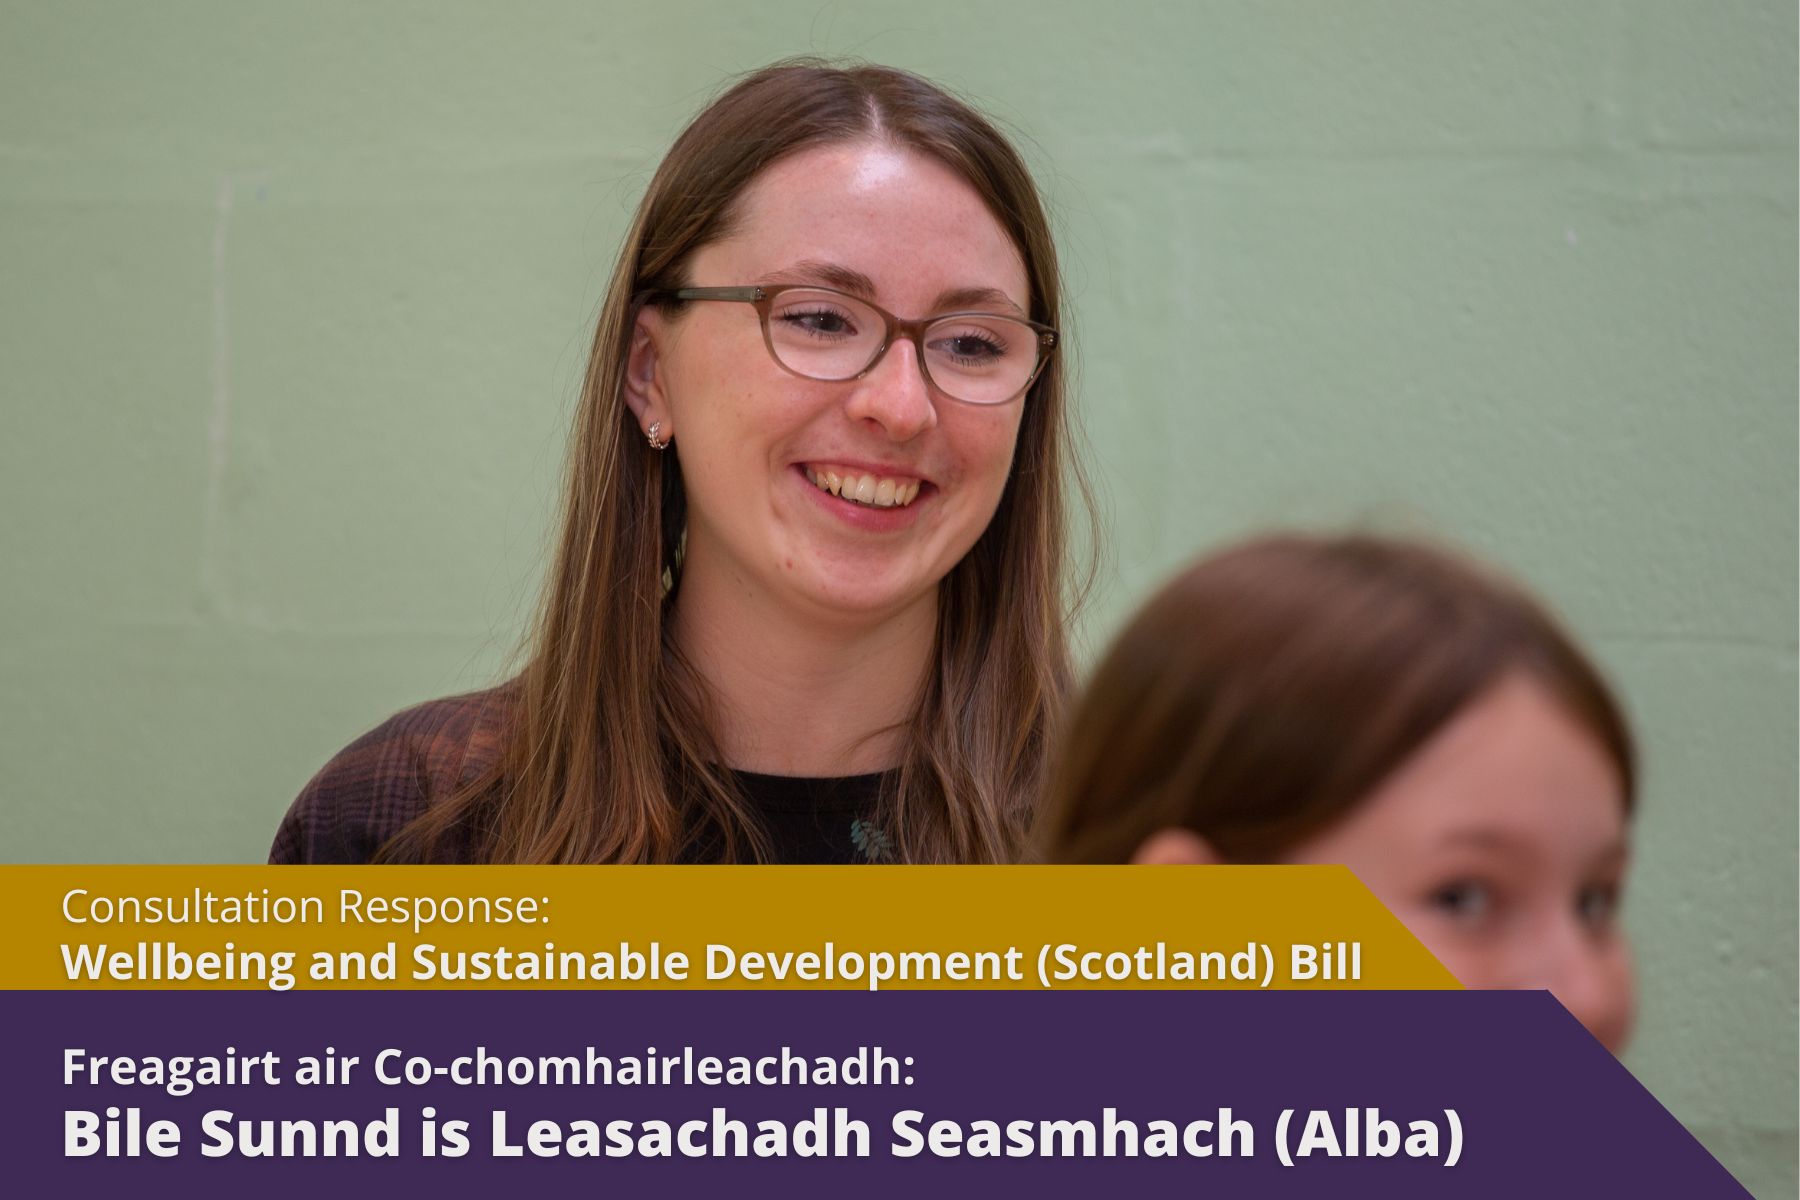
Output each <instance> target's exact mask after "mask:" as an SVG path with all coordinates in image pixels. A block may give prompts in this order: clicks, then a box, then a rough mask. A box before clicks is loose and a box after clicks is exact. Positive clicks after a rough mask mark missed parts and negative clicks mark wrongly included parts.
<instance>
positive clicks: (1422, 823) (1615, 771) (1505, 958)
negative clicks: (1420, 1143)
mask: <svg viewBox="0 0 1800 1200" xmlns="http://www.w3.org/2000/svg"><path fill="white" fill-rule="evenodd" d="M1052 780H1053V785H1052V788H1053V791H1052V796H1051V801H1050V804H1049V806H1048V809H1047V811H1046V814H1045V820H1044V822H1043V825H1042V827H1041V829H1040V836H1039V845H1040V849H1041V850H1042V852H1043V854H1044V856H1045V857H1046V858H1047V859H1048V860H1049V861H1052V862H1127V861H1131V862H1139V863H1217V862H1235V863H1344V864H1346V865H1348V866H1349V867H1350V868H1351V869H1352V870H1353V871H1355V872H1356V874H1357V876H1358V877H1359V878H1360V879H1361V880H1362V881H1363V883H1364V884H1365V885H1366V886H1367V887H1368V888H1369V890H1370V891H1372V892H1373V893H1374V894H1375V895H1376V897H1377V898H1379V899H1380V900H1381V901H1382V902H1383V903H1384V904H1386V905H1387V907H1388V908H1389V909H1391V910H1392V911H1393V913H1394V914H1395V915H1396V916H1397V917H1399V918H1400V920H1401V921H1403V922H1404V923H1405V924H1406V925H1407V927H1408V928H1409V929H1411V930H1412V932H1413V934H1414V935H1415V936H1417V937H1418V938H1419V940H1420V941H1421V942H1423V943H1424V944H1425V946H1426V947H1427V948H1428V949H1430V950H1431V951H1432V952H1433V953H1434V954H1435V955H1437V957H1438V958H1439V960H1440V961H1442V962H1443V964H1444V965H1445V966H1446V967H1447V968H1449V970H1450V971H1451V972H1452V973H1453V974H1455V975H1456V977H1457V978H1458V979H1460V980H1461V981H1462V982H1463V983H1464V984H1465V985H1466V986H1468V987H1474V988H1548V989H1549V990H1550V991H1551V992H1553V993H1554V994H1555V995H1556V997H1557V998H1558V999H1559V1000H1561V1001H1562V1003H1563V1004H1564V1006H1565V1007H1567V1008H1568V1009H1569V1011H1570V1012H1572V1013H1573V1014H1574V1015H1575V1016H1576V1017H1577V1018H1578V1019H1579V1020H1580V1021H1581V1022H1582V1024H1583V1025H1585V1026H1586V1027H1587V1028H1588V1030H1589V1031H1590V1032H1592V1033H1593V1035H1594V1036H1595V1037H1596V1038H1598V1039H1599V1040H1600V1041H1601V1042H1602V1043H1604V1044H1605V1045H1606V1046H1607V1047H1608V1048H1609V1049H1611V1050H1612V1051H1614V1052H1615V1053H1617V1052H1618V1051H1619V1049H1620V1048H1621V1047H1622V1046H1623V1044H1624V1042H1625V1040H1626V1037H1627V1035H1628V1033H1629V1031H1630V1027H1631V1018H1632V1008H1633V990H1634V989H1633V983H1632V973H1631V960H1630V954H1629V948H1628V946H1627V944H1626V940H1625V936H1624V932H1623V930H1622V929H1621V928H1620V925H1619V921H1618V909H1619V898H1620V893H1621V888H1622V885H1623V881H1624V876H1625V872H1626V865H1627V861H1628V850H1627V838H1626V833H1627V824H1628V819H1629V817H1630V813H1631V808H1632V800H1633V790H1634V786H1635V757H1634V751H1633V747H1632V741H1631V734H1630V731H1629V729H1628V728H1627V726H1626V723H1625V720H1624V717H1623V716H1622V714H1621V712H1620V709H1619V706H1618V704H1617V702H1616V701H1615V700H1614V698H1613V696H1612V694H1611V692H1610V691H1609V690H1608V688H1607V686H1606V683H1605V682H1604V681H1603V680H1602V679H1601V677H1600V674H1599V672H1598V671H1597V670H1596V669H1595V668H1594V666H1593V664H1592V663H1590V662H1589V661H1588V659H1587V657H1586V656H1585V655H1584V654H1583V653H1582V652H1581V651H1580V650H1579V649H1578V648H1577V647H1576V646H1575V645H1574V643H1573V642H1572V641H1571V640H1570V638H1569V637H1568V635H1567V634H1566V633H1564V632H1563V631H1562V630H1561V629H1560V628H1559V627H1558V625H1557V624H1556V622H1555V621H1554V620H1553V619H1552V618H1551V617H1550V616H1549V614H1548V613H1546V612H1545V610H1544V609H1543V608H1542V607H1541V606H1540V605H1539V604H1538V603H1537V602H1536V601H1535V600H1533V599H1532V598H1531V597H1530V596H1528V595H1526V594H1525V593H1524V592H1522V591H1520V590H1519V589H1518V588H1516V587H1514V586H1513V585H1511V584H1509V583H1507V582H1505V581H1503V580H1501V579H1499V578H1496V577H1494V576H1492V575H1490V574H1488V573H1487V572H1486V571H1484V570H1482V569H1480V568H1478V567H1476V566H1475V565H1473V564H1471V563H1468V562H1465V561H1463V560H1461V559H1459V558H1457V557H1455V556H1453V555H1451V554H1448V553H1445V552H1443V551H1441V550H1437V549H1433V548H1430V547H1427V546H1424V545H1421V544H1418V543H1414V542H1408V541H1401V540H1395V539H1388V538H1379V537H1368V536H1346V537H1306V536H1277V537H1267V538H1262V539H1258V540H1255V541H1251V542H1248V543H1245V544H1243V545H1240V546H1237V547H1236V548H1233V549H1230V550H1227V551H1225V552H1223V553H1220V554H1217V555H1214V556H1212V557H1210V558H1207V559H1205V560H1203V561H1201V562H1200V563H1198V564H1196V565H1194V566H1193V567H1190V568H1189V569H1188V570H1187V571H1185V572H1183V573H1182V574H1181V575H1180V576H1178V577H1177V578H1176V579H1175V580H1174V581H1173V582H1171V583H1170V584H1169V585H1168V586H1166V587H1165V588H1164V589H1163V590H1162V591H1161V592H1160V593H1159V594H1158V595H1157V596H1156V597H1155V598H1154V599H1152V600H1151V601H1150V603H1149V604H1148V605H1147V606H1146V607H1145V608H1144V609H1143V610H1142V611H1141V612H1139V613H1138V615H1137V616H1136V617H1135V618H1134V619H1133V620H1132V622H1131V623H1130V625H1129V626H1127V628H1126V629H1125V631H1124V632H1123V633H1122V634H1121V635H1120V636H1119V638H1118V640H1117V641H1116V642H1115V643H1114V645H1113V646H1112V648H1111V650H1110V651H1109V652H1108V653H1107V655H1106V657H1105V659H1104V660H1103V661H1102V662H1101V664H1100V666H1099V668H1098V670H1097V671H1096V672H1095V674H1094V675H1093V677H1092V679H1091V681H1090V682H1089V685H1088V688H1087V692H1086V694H1085V696H1084V697H1083V698H1082V700H1081V702H1080V704H1079V705H1078V706H1077V708H1076V710H1075V712H1074V713H1073V714H1072V716H1071V719H1070V723H1069V726H1068V728H1067V731H1066V737H1065V739H1064V744H1063V749H1062V757H1061V760H1060V763H1059V766H1058V768H1057V770H1056V771H1055V772H1054V774H1053V775H1052Z"/></svg>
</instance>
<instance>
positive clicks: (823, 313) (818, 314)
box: [778, 308, 856, 337]
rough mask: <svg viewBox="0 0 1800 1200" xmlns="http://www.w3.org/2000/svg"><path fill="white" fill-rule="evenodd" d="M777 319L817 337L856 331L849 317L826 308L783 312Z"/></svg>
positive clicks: (849, 333)
mask: <svg viewBox="0 0 1800 1200" xmlns="http://www.w3.org/2000/svg"><path fill="white" fill-rule="evenodd" d="M778 319H779V320H780V321H781V322H782V323H783V324H784V325H788V326H791V327H792V328H794V329H798V330H800V331H801V332H803V333H810V334H814V335H816V336H818V337H847V336H849V335H851V334H854V333H855V332H856V330H855V329H854V328H853V327H852V326H851V324H850V318H849V317H847V316H845V315H844V314H843V313H841V312H836V311H833V310H832V309H828V308H821V309H813V310H796V311H794V312H784V313H782V314H781V316H780V317H779V318H778Z"/></svg>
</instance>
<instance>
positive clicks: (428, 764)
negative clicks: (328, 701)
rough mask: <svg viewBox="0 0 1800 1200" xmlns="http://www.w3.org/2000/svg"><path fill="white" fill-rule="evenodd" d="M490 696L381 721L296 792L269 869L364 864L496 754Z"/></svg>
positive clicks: (434, 704) (438, 703)
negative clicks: (281, 865) (277, 865)
mask: <svg viewBox="0 0 1800 1200" xmlns="http://www.w3.org/2000/svg"><path fill="white" fill-rule="evenodd" d="M497 697H498V693H497V692H474V693H471V694H469V695H466V696H453V697H450V698H448V699H445V700H433V701H431V702H430V703H427V704H421V705H419V706H417V707H416V708H409V709H407V710H406V711H405V712H402V713H398V714H396V715H395V716H392V717H390V718H388V719H387V720H386V721H384V722H382V724H380V725H379V726H377V727H376V728H374V729H372V730H370V731H369V732H368V733H365V734H364V735H363V736H361V737H359V738H357V739H356V740H355V741H354V742H351V743H350V744H349V745H348V746H346V747H345V748H344V749H343V750H342V751H340V752H339V753H338V755H337V757H335V758H333V759H332V760H331V761H330V762H328V763H326V764H325V766H324V769H322V770H321V771H320V772H319V773H318V774H317V775H315V776H313V778H312V781H311V782H310V783H308V784H307V785H306V787H305V788H304V789H303V790H302V791H301V792H300V795H299V797H298V798H297V799H295V801H294V803H293V805H292V807H290V808H289V809H288V812H287V816H286V817H285V818H284V819H283V820H282V822H281V827H280V828H279V829H277V830H276V831H275V844H274V845H273V846H272V847H270V849H269V861H270V862H271V863H366V862H368V861H369V860H370V859H371V858H373V857H374V856H375V852H376V851H377V850H379V849H380V848H381V847H382V845H383V844H384V843H385V842H387V840H388V839H389V838H392V837H393V836H394V835H395V834H396V833H399V832H400V830H401V829H402V828H403V827H404V826H405V825H406V824H407V823H408V822H410V821H411V820H412V819H413V818H414V817H417V816H418V815H419V814H421V813H423V812H424V811H425V809H426V808H427V807H429V806H430V805H431V804H432V803H433V802H434V801H437V800H441V799H443V798H444V797H445V796H447V795H449V793H450V792H451V791H453V790H454V789H455V788H456V787H457V785H458V784H459V783H460V782H462V781H463V780H466V779H468V778H469V777H470V776H471V775H472V774H473V773H474V772H475V771H478V770H480V769H481V768H482V767H484V766H486V765H488V764H489V763H491V762H492V761H493V756H494V754H495V753H496V752H497V747H498V739H497V736H496V731H497V722H496V718H497V710H498V703H497Z"/></svg>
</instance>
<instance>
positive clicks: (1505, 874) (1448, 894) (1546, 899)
mask: <svg viewBox="0 0 1800 1200" xmlns="http://www.w3.org/2000/svg"><path fill="white" fill-rule="evenodd" d="M1626 860H1627V849H1626V840H1625V799H1624V795H1623V790H1622V784H1621V781H1620V779H1619V775H1618V772H1617V770H1616V769H1615V768H1614V767H1613V764H1612V761H1611V760H1610V759H1609V758H1608V757H1607V755H1606V754H1605V752H1604V751H1602V749H1601V748H1600V746H1599V744H1598V743H1597V742H1596V741H1595V739H1594V738H1593V737H1592V736H1591V735H1590V734H1588V733H1587V732H1586V731H1585V730H1584V729H1583V728H1582V727H1581V726H1580V725H1578V724H1576V723H1575V722H1574V721H1573V720H1572V719H1571V718H1570V717H1568V716H1566V715H1565V714H1564V711H1563V709H1562V707H1561V706H1560V705H1559V704H1558V703H1557V702H1556V701H1555V700H1553V699H1552V698H1551V696H1550V694H1549V693H1548V692H1546V691H1545V690H1544V689H1543V688H1542V687H1541V686H1540V685H1539V684H1537V683H1535V682H1533V681H1532V680H1530V679H1529V678H1527V677H1525V676H1522V675H1520V676H1514V677H1512V678H1510V679H1508V680H1506V681H1505V682H1503V683H1501V684H1500V685H1498V686H1497V687H1495V688H1493V689H1492V690H1490V691H1489V692H1488V693H1487V694H1486V695H1484V696H1483V697H1481V698H1480V699H1478V700H1476V701H1475V702H1474V703H1472V704H1470V705H1469V706H1468V707H1467V708H1466V709H1464V710H1463V712H1462V713H1461V714H1460V715H1458V716H1457V717H1455V718H1454V719H1453V720H1452V721H1451V722H1450V723H1449V724H1448V725H1447V726H1445V727H1444V728H1443V729H1442V730H1441V731H1440V732H1439V733H1438V734H1437V735H1436V736H1434V737H1433V738H1432V739H1431V740H1430V741H1429V742H1427V743H1426V744H1425V745H1424V746H1423V747H1421V748H1420V749H1419V750H1418V751H1417V752H1416V753H1415V754H1414V755H1413V756H1412V757H1411V758H1410V759H1408V760H1407V761H1406V762H1405V763H1403V764H1402V765H1401V767H1400V769H1399V770H1398V771H1396V772H1395V773H1394V774H1393V775H1392V776H1390V777H1389V778H1388V779H1387V781H1386V782H1384V783H1383V784H1382V785H1381V786H1380V787H1378V788H1377V789H1376V791H1375V793H1374V794H1373V795H1372V796H1370V797H1369V799H1368V800H1367V801H1365V802H1364V803H1362V804H1361V805H1359V806H1358V807H1357V808H1356V809H1355V810H1354V811H1353V812H1352V813H1351V815H1350V816H1349V817H1348V818H1347V819H1345V820H1344V821H1342V822H1340V823H1339V824H1337V825H1335V826H1333V827H1331V828H1330V829H1328V830H1326V831H1325V832H1324V833H1323V834H1321V835H1319V836H1318V837H1315V838H1313V839H1312V840H1311V841H1308V842H1306V843H1304V844H1303V845H1301V846H1300V847H1298V848H1297V849H1296V850H1295V851H1293V852H1292V853H1291V854H1290V855H1288V856H1287V861H1290V862H1296V863H1344V864H1346V865H1347V866H1349V867H1350V868H1351V869H1352V870H1353V871H1355V872H1356V875H1357V877H1358V878H1360V879H1361V880H1362V881H1363V883H1364V884H1365V885H1367V887H1368V888H1369V890H1370V891H1371V892H1373V893H1374V894H1375V895H1376V897H1377V898H1378V899H1380V900H1381V902H1382V903H1383V904H1385V905H1387V907H1388V908H1389V909H1390V910H1392V911H1393V913H1394V915H1395V916H1397V917H1399V918H1400V920H1401V921H1402V922H1404V923H1405V925H1406V927H1407V928H1408V929H1410V930H1411V931H1412V932H1413V934H1414V936H1416V937H1417V938H1418V939H1419V940H1420V941H1421V942H1423V943H1424V944H1425V947H1426V948H1427V949H1429V950H1430V951H1431V952H1432V953H1433V954H1435V955H1436V956H1437V957H1438V959H1439V961H1441V962H1442V963H1443V964H1444V966H1445V967H1447V968H1449V970H1450V972H1451V973H1452V974H1454V975H1455V976H1456V977H1457V978H1458V979H1459V980H1461V981H1462V983H1463V984H1464V985H1465V986H1467V987H1471V988H1548V989H1549V990H1550V991H1551V992H1552V993H1554V994H1555V996H1556V998H1557V999H1558V1000H1560V1001H1561V1002H1562V1003H1563V1006H1564V1007H1566V1008H1567V1009H1568V1010H1569V1011H1570V1012H1571V1013H1573V1014H1574V1015H1575V1017H1576V1018H1577V1019H1579V1020H1580V1021H1581V1023H1582V1024H1583V1025H1585V1026H1587V1028H1588V1031H1589V1032H1590V1033H1592V1034H1593V1035H1594V1036H1595V1037H1596V1038H1598V1039H1599V1040H1600V1041H1601V1042H1602V1043H1603V1044H1604V1045H1605V1046H1606V1047H1607V1048H1608V1049H1609V1050H1612V1051H1613V1052H1614V1053H1617V1052H1618V1051H1619V1050H1620V1049H1621V1048H1622V1047H1623V1046H1624V1043H1625V1039H1626V1037H1627V1035H1628V1034H1629V1032H1630V1029H1631V1020H1632V1010H1633V999H1634V997H1633V992H1634V989H1633V984H1632V975H1631V956H1630V951H1629V947H1628V946H1627V945H1626V941H1625V934H1624V931H1623V929H1621V928H1620V925H1619V914H1618V909H1619V898H1620V892H1621V888H1622V886H1623V882H1624V878H1625V868H1626Z"/></svg>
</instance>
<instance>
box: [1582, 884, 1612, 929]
mask: <svg viewBox="0 0 1800 1200" xmlns="http://www.w3.org/2000/svg"><path fill="white" fill-rule="evenodd" d="M1575 912H1576V913H1577V915H1579V916H1580V917H1581V920H1582V921H1583V923H1585V924H1586V925H1588V926H1589V927H1591V928H1594V929H1605V928H1607V927H1608V926H1610V925H1611V924H1612V923H1613V921H1614V920H1615V919H1616V918H1617V917H1618V915H1619V889H1618V887H1617V886H1616V885H1614V884H1610V883H1596V884H1590V885H1589V886H1587V887H1584V888H1582V889H1581V892H1580V894H1579V895H1577V896H1576V897H1575Z"/></svg>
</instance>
